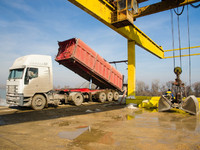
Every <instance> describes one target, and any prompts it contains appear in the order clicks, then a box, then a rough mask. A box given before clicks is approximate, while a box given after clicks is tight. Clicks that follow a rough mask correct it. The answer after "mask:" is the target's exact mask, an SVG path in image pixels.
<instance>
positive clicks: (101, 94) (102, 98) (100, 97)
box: [98, 92, 106, 103]
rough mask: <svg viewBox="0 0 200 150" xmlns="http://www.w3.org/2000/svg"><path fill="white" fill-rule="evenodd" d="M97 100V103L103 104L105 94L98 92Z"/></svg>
mask: <svg viewBox="0 0 200 150" xmlns="http://www.w3.org/2000/svg"><path fill="white" fill-rule="evenodd" d="M98 99H99V101H100V102H101V103H104V102H105V101H106V93H105V92H100V93H99V97H98Z"/></svg>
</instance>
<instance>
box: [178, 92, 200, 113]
mask: <svg viewBox="0 0 200 150" xmlns="http://www.w3.org/2000/svg"><path fill="white" fill-rule="evenodd" d="M179 109H182V110H184V111H186V112H188V113H190V114H193V115H198V113H199V102H198V100H197V98H196V97H195V96H194V95H191V96H189V97H187V98H186V99H185V100H184V101H183V102H182V106H181V107H180V108H179Z"/></svg>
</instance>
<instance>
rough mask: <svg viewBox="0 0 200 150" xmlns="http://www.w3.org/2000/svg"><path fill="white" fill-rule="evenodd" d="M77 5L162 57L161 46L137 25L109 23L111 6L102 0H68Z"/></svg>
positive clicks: (111, 15)
mask: <svg viewBox="0 0 200 150" xmlns="http://www.w3.org/2000/svg"><path fill="white" fill-rule="evenodd" d="M68 1H70V2H71V3H73V4H74V5H76V6H77V7H79V8H81V9H82V10H84V11H85V12H87V13H88V14H90V15H92V16H93V17H95V18H96V19H98V20H99V21H101V22H102V23H104V24H105V25H107V26H108V27H110V28H111V29H113V30H114V31H116V32H118V33H119V34H121V35H122V36H124V37H125V38H127V39H128V40H132V41H135V43H136V44H137V45H138V46H140V47H142V48H144V49H145V50H147V51H148V52H150V53H152V54H154V55H155V56H157V57H159V58H164V51H163V49H162V47H160V46H158V45H157V44H156V43H155V42H154V41H153V40H152V39H150V38H149V37H148V36H147V35H146V34H145V33H143V32H142V31H141V30H140V29H139V28H138V27H137V26H135V25H130V26H126V27H121V28H116V27H114V26H113V25H111V20H112V17H113V12H114V10H113V8H112V7H111V6H109V4H107V3H106V2H105V1H104V0H92V1H91V0H68Z"/></svg>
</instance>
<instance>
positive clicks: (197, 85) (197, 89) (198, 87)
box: [192, 82, 200, 97]
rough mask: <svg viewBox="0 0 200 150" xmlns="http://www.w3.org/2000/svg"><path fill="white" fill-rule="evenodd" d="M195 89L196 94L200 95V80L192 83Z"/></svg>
mask: <svg viewBox="0 0 200 150" xmlns="http://www.w3.org/2000/svg"><path fill="white" fill-rule="evenodd" d="M192 87H193V89H194V94H195V96H196V97H198V96H200V82H195V83H194V84H193V85H192Z"/></svg>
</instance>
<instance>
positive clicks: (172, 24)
mask: <svg viewBox="0 0 200 150" xmlns="http://www.w3.org/2000/svg"><path fill="white" fill-rule="evenodd" d="M170 13H171V27H172V48H173V64H174V68H175V64H176V60H175V51H174V22H173V20H174V19H173V12H172V10H171V9H170Z"/></svg>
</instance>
